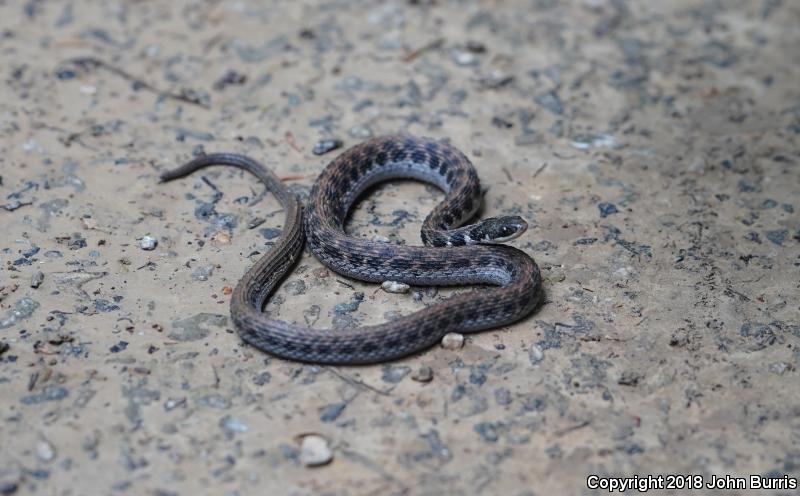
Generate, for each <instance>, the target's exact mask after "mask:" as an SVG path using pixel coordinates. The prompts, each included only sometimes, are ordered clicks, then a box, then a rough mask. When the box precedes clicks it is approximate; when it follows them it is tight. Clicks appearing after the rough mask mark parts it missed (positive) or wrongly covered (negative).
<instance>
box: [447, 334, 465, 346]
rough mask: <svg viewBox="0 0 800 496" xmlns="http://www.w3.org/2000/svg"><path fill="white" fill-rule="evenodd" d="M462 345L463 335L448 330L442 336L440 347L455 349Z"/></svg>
mask: <svg viewBox="0 0 800 496" xmlns="http://www.w3.org/2000/svg"><path fill="white" fill-rule="evenodd" d="M462 346H464V335H463V334H459V333H457V332H448V333H447V334H445V335H444V337H443V338H442V348H444V349H446V350H457V349H459V348H461V347H462Z"/></svg>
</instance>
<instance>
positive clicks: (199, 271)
mask: <svg viewBox="0 0 800 496" xmlns="http://www.w3.org/2000/svg"><path fill="white" fill-rule="evenodd" d="M215 267H216V266H215V265H214V264H208V265H204V266H202V267H198V268H196V269H194V272H192V279H194V280H195V281H207V280H208V278H209V277H211V274H213V273H214V268H215Z"/></svg>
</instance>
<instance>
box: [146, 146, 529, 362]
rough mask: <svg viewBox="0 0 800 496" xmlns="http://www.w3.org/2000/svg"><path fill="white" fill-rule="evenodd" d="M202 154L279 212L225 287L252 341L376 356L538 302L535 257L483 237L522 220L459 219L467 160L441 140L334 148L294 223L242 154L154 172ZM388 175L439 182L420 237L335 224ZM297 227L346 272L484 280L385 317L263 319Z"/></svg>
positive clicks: (173, 174) (295, 251) (276, 185)
mask: <svg viewBox="0 0 800 496" xmlns="http://www.w3.org/2000/svg"><path fill="white" fill-rule="evenodd" d="M210 165H229V166H234V167H239V168H241V169H244V170H247V171H249V172H251V173H253V174H254V175H255V176H256V177H258V179H259V180H261V182H263V183H264V184H265V185H266V187H267V189H269V191H270V192H272V193H273V194H275V195H276V196H277V198H278V200H279V201H280V202H281V204H282V205H283V207H284V210H285V212H286V222H285V224H284V228H283V232H282V233H281V236H280V237H279V238H278V240H277V242H276V243H275V245H274V246H273V247H272V248H271V249H270V251H269V252H268V253H267V254H266V255H264V256H263V257H262V258H261V259H260V260H258V261H257V262H256V263H255V265H253V267H251V268H250V269H249V270H248V271H247V272H246V273H245V275H244V277H242V279H241V281H239V283H238V284H237V286H236V289H234V291H233V294H232V297H231V316H232V318H233V321H234V323H235V325H236V327H237V329H238V331H239V334H240V336H241V337H242V339H243V340H244V341H246V342H247V343H249V344H251V345H252V346H255V347H256V348H258V349H260V350H263V351H266V352H269V353H272V354H274V355H278V356H280V357H283V358H288V359H292V360H299V361H304V362H314V363H329V364H361V363H374V362H381V361H386V360H392V359H395V358H399V357H402V356H405V355H408V354H411V353H414V352H417V351H420V350H423V349H425V348H427V347H429V346H431V345H433V344H435V343H437V342H438V341H440V340H441V338H442V337H443V336H444V335H445V334H446V333H448V332H454V331H458V332H474V331H479V330H483V329H488V328H492V327H497V326H501V325H505V324H510V323H512V322H515V321H517V320H519V319H521V318H523V317H525V316H527V315H528V314H529V313H530V312H531V311H533V309H534V308H535V307H536V305H537V304H538V302H539V299H540V297H541V292H542V291H541V276H540V273H539V267H538V266H537V265H536V262H534V261H533V259H532V258H531V257H530V256H528V255H527V254H526V253H524V252H522V251H520V250H517V249H516V248H512V247H510V246H503V245H497V244H491V243H497V242H499V241H505V240H508V239H512V238H514V237H516V236H518V235H519V234H521V233H522V232H523V231H524V230H525V228H527V224H525V222H524V221H523V220H522V219H520V218H519V217H501V218H499V219H487V220H486V221H484V222H478V223H477V224H474V225H470V226H465V227H460V228H459V226H460V225H461V224H463V223H464V222H466V221H467V220H469V219H470V218H471V217H472V216H473V215H474V213H475V212H476V211H477V209H478V207H479V205H480V200H481V193H480V191H481V190H480V184H479V182H478V176H477V173H476V172H475V169H474V167H473V166H472V164H471V163H470V161H469V159H467V157H466V156H464V154H462V153H461V152H460V151H458V150H457V149H456V148H454V147H453V146H451V145H449V144H447V143H444V142H440V141H434V140H432V139H428V138H415V137H411V136H388V137H382V138H375V139H372V140H369V141H367V142H364V143H362V144H360V145H357V146H354V147H352V148H350V149H348V150H346V151H345V152H343V153H342V154H341V155H339V156H338V157H337V158H336V159H335V160H334V161H333V162H331V164H330V165H328V167H326V168H325V170H324V171H323V172H322V174H320V176H319V177H318V178H317V180H316V182H315V183H314V187H313V189H312V191H311V196H310V200H309V206H308V212H307V215H306V216H305V223H303V214H302V208H301V206H300V204H299V202H298V200H297V198H296V197H295V195H293V194H292V193H291V192H289V190H288V189H287V188H286V186H284V184H283V183H282V182H281V181H280V179H279V178H278V177H277V176H275V175H274V174H273V173H272V172H270V171H269V170H267V169H266V168H264V167H263V166H262V165H261V164H259V163H258V162H256V161H255V160H253V159H251V158H248V157H246V156H243V155H237V154H229V153H219V154H212V155H205V156H201V157H198V158H196V159H194V160H192V161H190V162H189V163H187V164H185V165H183V166H181V167H179V168H178V169H175V170H173V171H170V172H167V173H165V174H163V175H162V176H161V179H162V181H169V180H172V179H176V178H179V177H183V176H186V175H188V174H190V173H192V172H194V171H196V170H198V169H201V168H203V167H207V166H210ZM399 177H406V178H414V179H418V180H421V181H425V182H428V183H431V184H434V185H436V186H438V187H440V188H442V189H443V190H444V191H445V193H446V196H445V199H444V200H443V201H442V202H441V203H440V204H439V205H438V206H437V207H436V208H435V209H434V210H433V211H432V212H431V214H430V215H428V217H427V218H426V219H425V222H424V224H423V227H422V239H423V242H424V243H425V244H426V245H427V246H398V245H393V244H388V243H377V242H372V241H366V240H362V239H356V238H352V237H350V236H348V235H346V234H345V232H344V227H343V226H344V221H345V219H346V217H347V213H348V211H349V209H350V207H351V206H352V204H353V203H354V201H355V200H356V199H357V198H358V196H359V195H360V194H361V193H362V192H363V191H364V190H365V189H367V188H368V187H369V186H371V185H372V184H375V183H377V182H381V181H384V180H387V179H391V178H399ZM306 236H307V237H308V241H309V244H310V247H311V251H312V252H313V253H314V254H315V255H316V256H317V258H319V259H320V260H321V261H322V263H324V264H325V265H326V266H328V267H329V268H330V269H332V270H334V271H336V272H338V273H340V274H343V275H346V276H350V277H353V278H356V279H360V280H364V281H371V282H382V281H386V280H392V281H400V282H404V283H407V284H412V285H462V284H490V285H495V286H496V287H493V288H490V289H485V290H474V291H471V292H468V293H464V294H460V295H457V296H454V297H452V298H449V299H448V300H446V301H443V302H441V303H437V304H436V305H433V306H430V307H428V308H425V309H423V310H419V311H417V312H415V313H412V314H411V315H407V316H404V317H401V318H399V319H396V320H393V321H391V322H386V323H383V324H379V325H374V326H364V327H359V328H354V329H343V330H334V329H311V328H308V327H303V326H298V325H295V324H290V323H287V322H283V321H279V320H274V319H270V318H269V317H267V316H266V315H264V313H263V312H262V309H263V307H264V304H265V302H266V300H267V298H268V297H269V296H270V295H271V294H272V292H273V291H274V290H275V288H276V287H277V286H278V284H280V282H281V281H282V280H283V278H284V277H285V276H286V274H287V273H288V272H289V271H290V270H291V269H292V267H293V266H294V264H295V263H296V261H297V260H298V259H299V258H300V252H301V250H302V248H303V243H304V241H305V238H306ZM476 243H490V244H476Z"/></svg>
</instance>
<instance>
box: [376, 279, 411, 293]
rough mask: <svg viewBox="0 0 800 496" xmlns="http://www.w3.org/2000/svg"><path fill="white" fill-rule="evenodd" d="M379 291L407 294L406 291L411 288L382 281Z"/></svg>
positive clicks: (398, 283)
mask: <svg viewBox="0 0 800 496" xmlns="http://www.w3.org/2000/svg"><path fill="white" fill-rule="evenodd" d="M381 289H383V290H384V291H386V292H387V293H408V290H409V289H411V286H409V285H408V284H405V283H402V282H397V281H383V284H381Z"/></svg>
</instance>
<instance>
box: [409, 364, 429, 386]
mask: <svg viewBox="0 0 800 496" xmlns="http://www.w3.org/2000/svg"><path fill="white" fill-rule="evenodd" d="M411 379H413V380H415V381H417V382H431V381H432V380H433V369H432V368H430V367H428V366H427V365H423V366H422V367H420V368H418V369H417V370H416V372H414V374H413V375H412V376H411Z"/></svg>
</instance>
